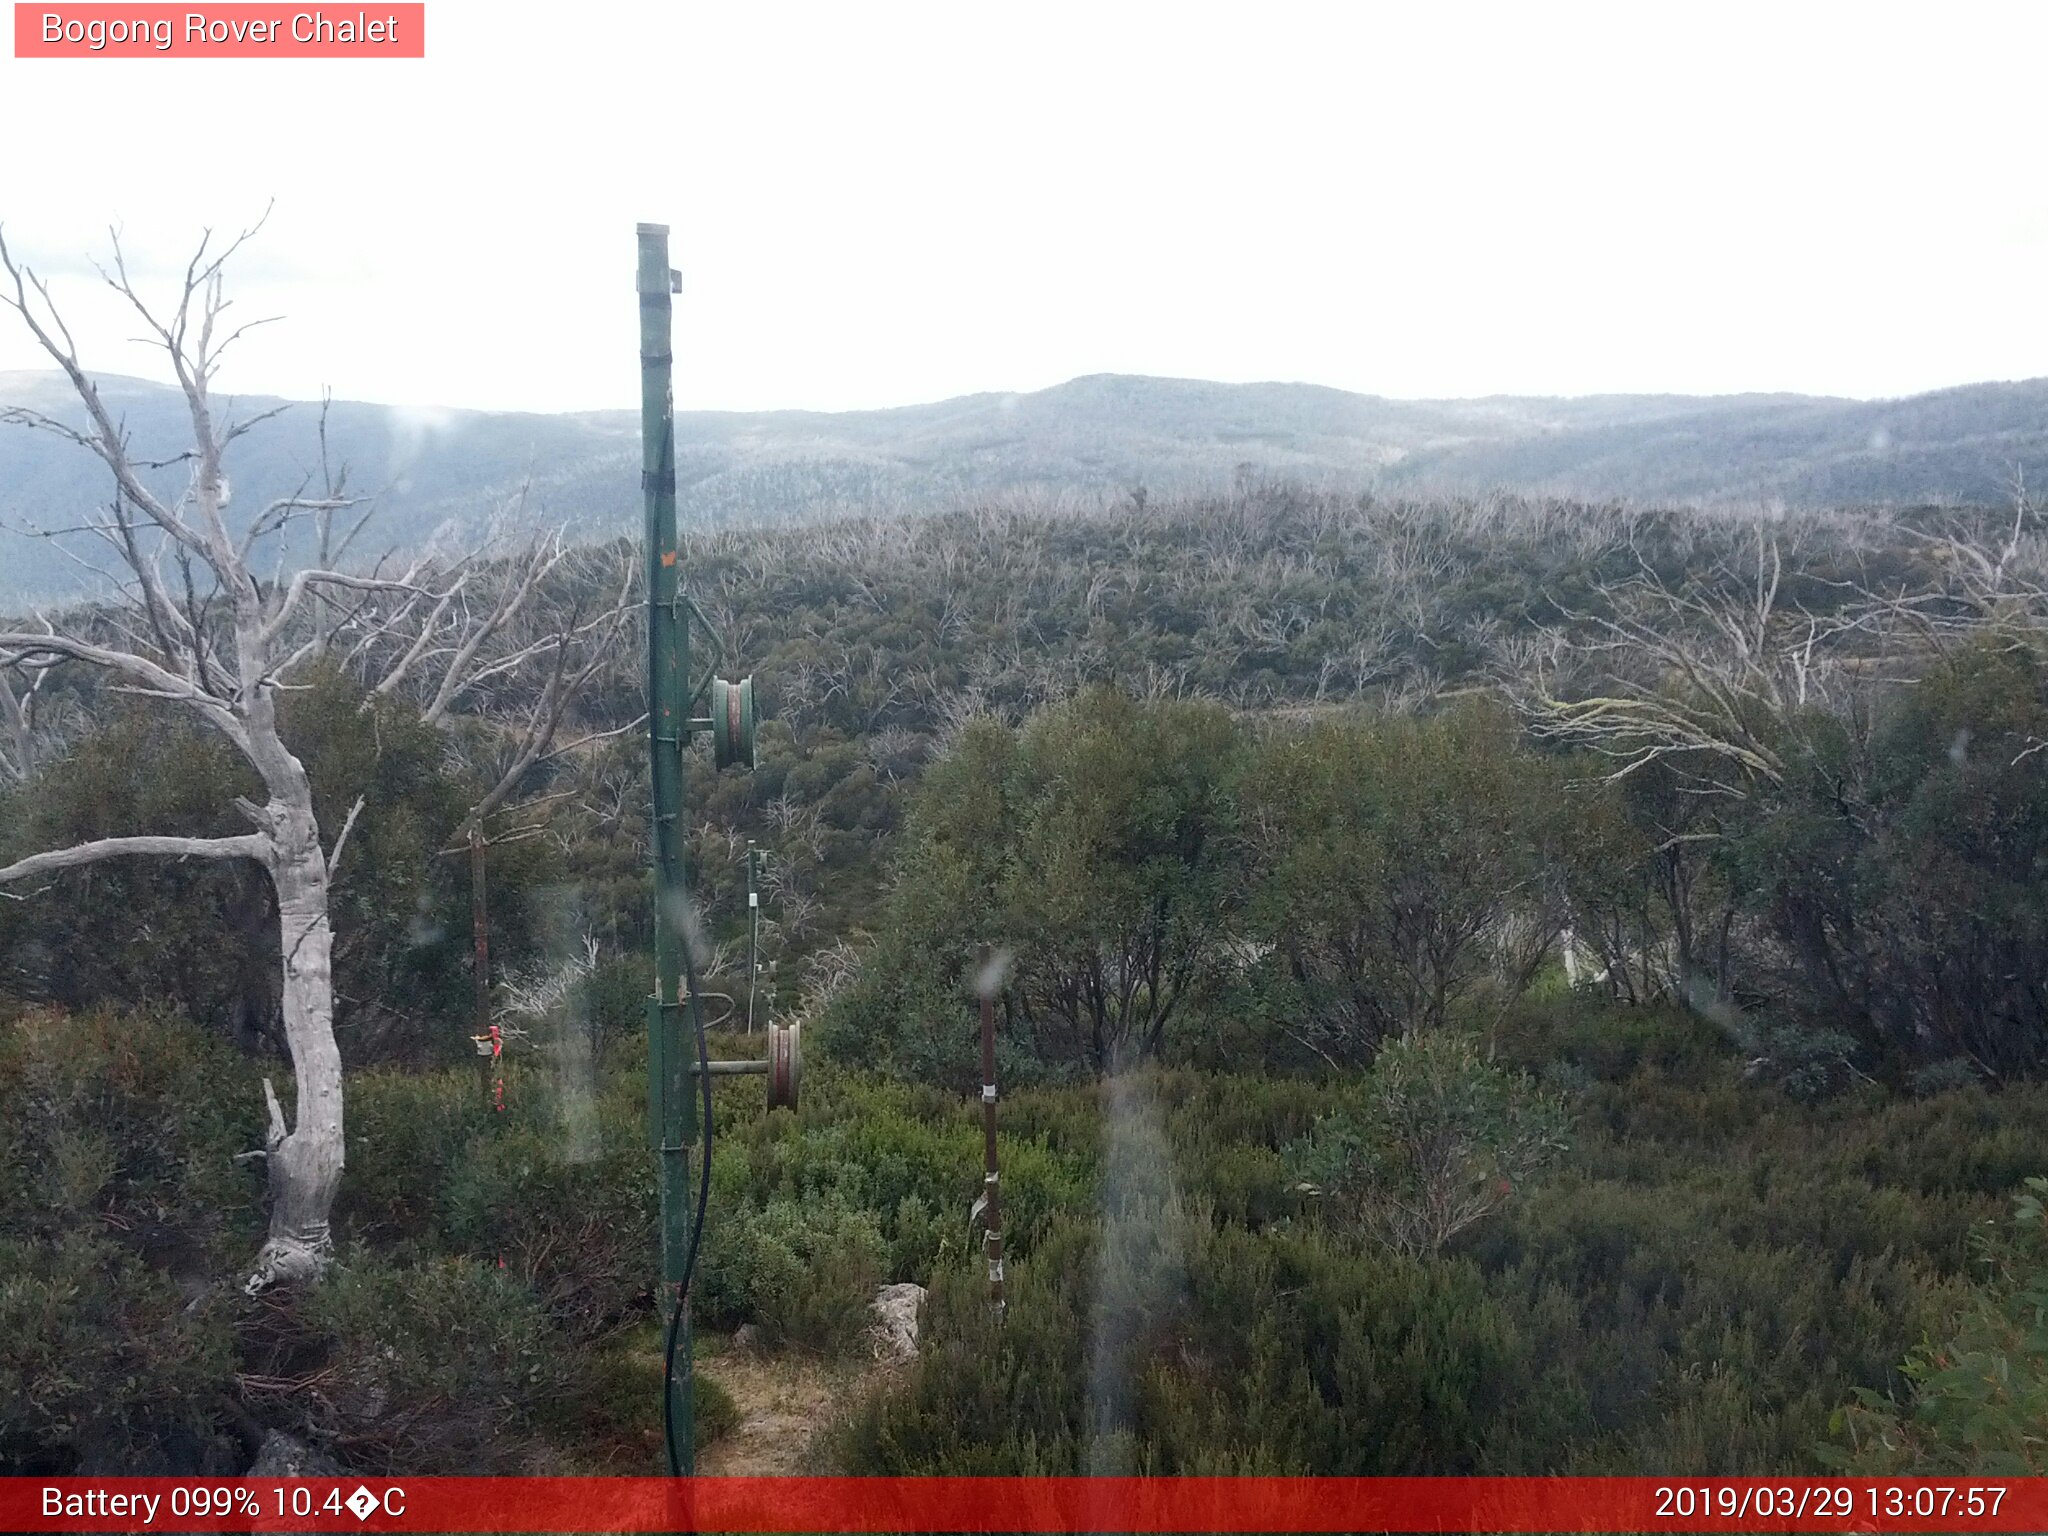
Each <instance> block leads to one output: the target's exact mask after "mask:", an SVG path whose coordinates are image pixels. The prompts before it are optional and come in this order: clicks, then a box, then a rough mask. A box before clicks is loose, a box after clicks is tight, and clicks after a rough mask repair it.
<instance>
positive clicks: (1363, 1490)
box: [0, 1477, 2048, 1532]
mask: <svg viewBox="0 0 2048 1536" xmlns="http://www.w3.org/2000/svg"><path fill="white" fill-rule="evenodd" d="M0 1529H4V1530H8V1531H366V1532H368V1531H400V1532H404V1531H419V1532H426V1531H448V1532H455V1531H493V1532H497V1531H504V1532H514V1531H518V1532H525V1531H536V1532H540V1531H775V1532H781V1531H820V1532H824V1531H832V1532H839V1531H846V1532H862V1531H918V1532H924V1531H931V1532H941V1531H991V1532H994V1531H1019V1532H1024V1531H1030V1532H1039V1531H1100V1532H1115V1531H1134V1532H1135V1531H1148V1532H1151V1531H1158V1532H1165V1531H1287V1532H1294V1531H1304V1532H1306V1531H1485V1532H1523V1531H1526V1532H1538V1531H1840V1532H1850V1531H1873V1532H1875V1531H2043V1530H2048V1478H2011V1479H1996V1478H1990V1479H1957V1478H1949V1479H1912V1478H1909V1479H1869V1478H1729V1477H1707V1478H1662V1477H1605V1478H1602V1477H1591V1478H1562V1477H1442V1478H1429V1477H1389V1478H1353V1477H1242V1478H1233V1477H1164V1478H1140V1477H1100V1478H1095V1477H1045V1478H1004V1477H873V1478H863V1477H782V1478H778V1477H703V1478H696V1479H675V1480H669V1479H662V1478H599V1477H592V1478H572V1477H534V1478H516V1477H515V1478H483V1477H419V1478H396V1479H393V1478H344V1479H338V1480H337V1479H331V1478H304V1479H280V1478H272V1479H264V1478H243V1479H239V1480H233V1479H230V1480H216V1481H206V1480H202V1479H196V1478H78V1477H70V1478H33V1477H11V1478H0Z"/></svg>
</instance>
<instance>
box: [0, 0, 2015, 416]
mask: <svg viewBox="0 0 2048 1536" xmlns="http://www.w3.org/2000/svg"><path fill="white" fill-rule="evenodd" d="M329 9H330V11H339V10H341V9H342V7H341V6H340V5H338V4H332V5H330V6H329ZM354 9H355V7H354V6H349V7H348V8H347V10H348V13H349V14H353V12H354ZM427 18H428V45H427V52H428V57H427V58H426V60H424V61H415V62H397V61H391V62H382V61H380V62H358V61H299V60H278V61H260V60H243V61H190V60H180V59H177V58H175V57H173V58H168V59H152V60H136V61H128V60H96V61H90V62H86V61H69V60H67V61H50V60H35V59H30V60H16V59H13V58H12V57H0V145H4V146H5V149H4V151H0V154H4V158H0V220H4V221H5V228H6V232H7V235H8V238H9V240H10V242H11V243H13V244H14V245H15V246H16V248H17V249H18V250H23V251H26V252H27V253H28V254H29V255H30V256H31V257H32V258H34V259H37V260H39V261H40V262H42V263H43V264H44V265H45V266H46V267H47V268H48V269H49V270H51V271H53V272H56V273H58V274H59V277H58V292H59V294H60V296H61V297H62V298H63V299H64V300H66V301H67V303H68V305H69V307H70V308H71V310H72V311H73V312H74V314H75V320H76V324H77V328H78V329H79V330H80V332H81V338H82V340H83V341H84V343H85V345H86V350H87V354H88V362H89V363H95V364H97V365H98V366H100V367H102V368H104V369H107V370H109V371H122V372H149V373H152V374H154V373H155V370H153V369H151V368H150V366H149V364H148V361H147V359H146V358H144V357H143V356H141V354H140V353H139V352H137V351H135V350H133V349H131V348H129V347H127V346H126V345H125V344H124V341H123V338H125V337H126V336H128V335H129V334H131V333H132V330H133V326H132V325H130V324H128V323H126V322H124V321H122V320H121V319H120V317H119V315H118V314H117V313H115V312H114V311H113V310H112V309H111V308H108V307H107V306H105V305H104V304H102V303H101V299H100V296H98V295H95V294H94V293H92V292H91V290H90V289H89V288H88V287H87V286H86V283H85V280H84V279H83V278H82V277H70V276H67V275H65V274H72V273H81V272H83V273H89V271H90V269H89V268H88V267H86V266H85V265H84V258H86V257H87V256H88V255H95V254H100V253H103V252H104V250H105V249H106V236H105V229H106V226H107V225H108V224H109V223H110V222H113V221H119V222H120V223H121V224H122V225H123V228H124V233H125V236H126V237H127V239H128V240H129V241H130V243H131V248H132V253H133V254H137V255H140V256H142V257H143V258H145V259H146V260H150V261H152V262H154V263H156V264H157V265H158V267H159V272H160V275H161V271H162V266H161V264H162V263H163V262H164V260H165V259H166V258H167V257H169V256H170V255H172V254H173V253H178V254H180V257H181V259H180V265H181V264H182V253H183V252H184V251H185V249H186V248H187V247H188V245H189V243H190V241H191V240H192V239H193V238H194V237H195V236H196V233H197V231H198V230H199V228H200V227H201V226H202V225H204V224H208V223H212V224H217V225H221V226H227V227H237V226H239V225H241V224H243V223H246V222H248V221H249V220H250V219H251V218H252V217H253V216H254V215H255V214H257V213H258V212H260V211H261V209H262V207H263V205H264V203H265V202H266V201H267V200H268V199H270V198H271V197H272V196H273V195H274V196H275V197H276V199H277V207H276V212H275V214H274V215H273V217H272V220H271V223H270V225H269V227H268V228H267V229H266V230H265V232H264V234H263V235H262V236H261V237H260V241H259V243H258V245H257V246H255V247H254V248H253V249H251V250H250V251H249V252H248V253H247V255H246V257H245V258H244V259H242V260H241V261H240V262H239V263H238V266H237V267H236V268H235V269H234V272H235V273H237V274H238V275H239V280H238V281H237V282H236V283H235V284H234V289H235V291H236V292H237V293H238V294H239V295H240V297H241V305H242V312H243V313H245V314H248V315H253V314H256V313H271V312H281V313H283V314H284V315H285V316H286V317H287V321H286V323H285V324H283V325H279V326H275V327H271V328H269V329H267V330H265V331H263V332H259V333H258V334H257V335H256V336H255V337H253V338H251V339H249V340H248V341H247V342H246V343H245V344H244V348H243V350H242V352H241V353H240V355H239V357H238V358H236V359H235V360H234V361H233V362H232V363H231V365H230V367H229V368H228V370H227V371H226V374H225V376H224V381H223V382H224V383H225V384H226V385H227V386H229V387H233V388H237V389H240V390H244V391H250V392H256V391H264V392H276V393H283V394H289V395H296V396H305V395H312V394H315V393H317V391H318V390H319V388H320V387H321V385H323V384H330V385H332V386H333V387H334V389H335V390H336V392H337V393H338V394H340V395H342V396H345V397H352V398H359V399H373V400H387V401H393V402H398V403H405V404H420V405H425V404H447V405H463V406H478V407H491V408H517V409H534V410H560V409H574V408H584V407H596V406H624V405H630V404H632V403H634V401H635V399H636V398H637V397H636V390H637V387H638V384H637V366H636V363H635V358H634V352H635V346H636V342H635V324H636V319H635V316H636V310H635V304H634V297H633V287H632V268H633V252H634V246H633V226H634V224H635V222H636V221H639V220H643V219H646V220H653V221H657V222H666V223H669V224H671V225H672V226H673V227H674V231H675V247H674V253H673V259H674V262H675V264H676V265H677V266H679V267H681V268H682V269H683V271H684V274H685V291H684V296H683V298H682V299H681V301H680V303H679V308H678V311H677V353H678V367H677V374H676V393H677V400H678V403H679V404H681V405H684V406H708V407H723V408H736V409H754V408H762V407H770V406H806V407H817V408H825V409H838V408H845V407H858V406H874V405H893V404H904V403H909V402H912V401H920V400H930V399H936V398H940V397H943V396H946V395H953V394H961V393H966V392H969V391H973V390H982V389H1035V388H1040V387H1043V386H1046V385H1049V384H1053V383H1057V382H1059V381H1060V380H1062V379H1066V378H1069V377H1072V376H1074V375H1076V374H1083V373H1094V372H1104V371H1116V372H1130V373H1151V374H1170V375H1183V376H1190V377H1203V378H1215V379H1232V380H1246V379H1299V380H1308V381H1312V382H1317V383H1324V384H1332V385H1337V386H1340V387H1343V388H1347V389H1356V390H1363V391H1367V392H1372V393H1378V394H1385V395H1395V396H1453V395H1478V394H1489V393H1530V394H1584V393H1592V392H1601V391H1647V390H1671V391H1684V392H1698V393H1718V392H1728V391H1736V390H1748V389H1765V390H1780V389H1784V390H1802V391H1811V392H1816V393H1833V394H1851V395H1864V396H1874V395H1895V394H1905V393H1911V392H1914V391H1918V390H1922V389H1930V388H1938V387H1941V386H1944V385H1949V384H1958V383H1964V382H1969V381H1973V380H1978V379H1990V378H2022V377H2030V376H2034V375H2039V374H2044V373H2048V304H2044V283H2048V176H2044V175H2043V171H2042V166H2043V151H2044V148H2048V91H2044V89H2043V85H2042V80H2043V75H2042V63H2043V60H2044V59H2048V6H2044V5H2040V4H2021V5H2009V6H2005V5H2001V6H1988V5H1987V6H1963V5H1956V4H1942V5H1922V6H1915V7H1911V8H1906V7H1900V8H1896V9H1894V8H1887V7H1883V6H1878V5H1873V4H1869V3H1857V4H1847V5H1840V6H1832V5H1820V4H1800V5H1782V4H1773V5H1762V6H1756V7H1753V8H1745V7H1741V6H1735V5H1729V4H1723V3H1713V4H1691V5H1684V6H1681V5H1676V4H1667V3H1663V0H1656V3H1633V4H1628V5H1620V6H1614V7H1611V8H1610V7H1594V6H1581V5H1572V6H1564V5H1553V4H1544V3H1522V4H1517V5H1512V6H1498V7H1495V6H1479V5H1469V6H1461V5H1453V4H1446V3H1442V0H1413V3H1404V4H1399V5H1396V4H1366V3H1352V4H1342V5H1339V4H1327V5H1324V4H1293V5H1287V4H1275V3H1271V0H1257V3H1253V0H1243V3H1241V4H1237V5H1233V6H1229V7H1222V6H1214V7H1212V6H1206V5H1199V4H1192V3H1186V0H1182V3H1177V4H1166V5H1151V4H1138V3H1118V0H1094V3H1088V4H1081V5H1063V4H1048V3H1045V0H1029V3H1021V0H1020V3H1012V4H1007V5H996V4H986V3H984V4H971V3H964V0H954V3H948V4H937V5H931V6H912V5H897V4H889V3H885V0H860V3H845V0H840V3H836V4H830V5H816V6H794V5H774V4H760V3H754V0H719V3H716V4H706V3H702V0H692V3H686V4H638V5H629V4H619V3H605V0H557V3H554V4H550V5H546V6H540V5H531V4H526V3H520V0H428V11H427ZM11 319H12V317H11V316H4V315H0V320H11ZM38 362H39V359H38V357H37V356H36V354H34V353H33V352H32V351H31V350H29V349H28V348H27V347H26V346H25V345H24V339H23V337H22V335H21V333H20V328H19V326H18V325H13V326H0V369H6V368H19V367H33V366H37V365H38Z"/></svg>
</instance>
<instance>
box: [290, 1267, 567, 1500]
mask: <svg viewBox="0 0 2048 1536" xmlns="http://www.w3.org/2000/svg"><path fill="white" fill-rule="evenodd" d="M296 1305H297V1309H298V1312H297V1322H298V1324H299V1326H300V1327H301V1328H303V1329H304V1330H305V1332H306V1333H307V1335H308V1336H309V1337H311V1338H312V1339H314V1340H316V1341H317V1342H318V1343H319V1344H320V1345H321V1346H322V1347H323V1349H324V1351H325V1357H324V1364H323V1366H322V1368H321V1370H320V1371H319V1372H318V1373H317V1379H316V1381H315V1383H314V1384H313V1385H311V1386H309V1387H308V1388H307V1389H306V1390H305V1391H304V1392H301V1393H298V1394H295V1395H293V1396H292V1397H291V1398H289V1399H287V1400H286V1401H284V1402H281V1403H280V1404H279V1405H278V1407H279V1408H280V1409H283V1410H286V1411H292V1410H295V1411H297V1412H298V1413H300V1414H302V1415H304V1416H305V1424H306V1428H307V1430H308V1431H309V1432H310V1433H313V1434H315V1435H317V1436H318V1437H319V1438H322V1439H325V1440H327V1441H329V1442H330V1443H331V1444H332V1445H333V1446H334V1448H335V1449H336V1450H337V1451H338V1452H339V1453H340V1454H341V1455H342V1456H343V1457H344V1458H345V1460H346V1461H347V1462H348V1463H349V1464H350V1465H351V1466H354V1467H357V1468H360V1469H362V1470H365V1471H380V1472H390V1473H398V1472H414V1473H434V1474H458V1473H459V1474H463V1475H470V1476H478V1475H487V1474H515V1473H522V1472H528V1473H530V1472H536V1471H543V1470H553V1469H554V1465H555V1463H556V1462H557V1461H558V1454H557V1452H556V1451H555V1449H554V1442H555V1440H556V1439H557V1438H558V1437H561V1436H565V1435H566V1434H568V1433H570V1432H572V1431H573V1430H574V1428H575V1425H574V1421H573V1408H574V1405H575V1404H576V1403H577V1402H578V1401H579V1399H580V1398H581V1396H582V1395H583V1392H582V1388H583V1382H584V1377H583V1373H584V1372H585V1371H587V1370H588V1368H589V1366H588V1360H587V1357H585V1356H583V1355H582V1354H580V1353H579V1352H578V1351H577V1350H575V1349H574V1348H569V1347H565V1345H566V1342H567V1341H566V1340H564V1339H562V1338H561V1337H560V1336H559V1335H557V1334H556V1333H554V1331H553V1330H551V1329H550V1327H549V1326H548V1322H547V1319H546V1317H545V1315H544V1313H543V1312H542V1310H541V1308H540V1307H539V1306H538V1305H537V1304H536V1302H535V1300H534V1297H533V1295H532V1293H531V1292H530V1291H528V1289H527V1288H526V1287H525V1286H524V1285H522V1284H520V1283H519V1282H518V1281H517V1280H516V1279H514V1278H513V1277H511V1276H510V1275H508V1274H507V1273H505V1272H503V1271H500V1270H498V1269H496V1268H495V1267H493V1266H492V1265H490V1264H485V1263H480V1262H477V1261H475V1260H469V1259H431V1260H426V1261H422V1262H420V1263H416V1264H396V1265H394V1264H389V1263H385V1262H383V1261H381V1260H377V1259H374V1258H370V1257H368V1256H366V1255H362V1254H356V1255H351V1256H349V1257H348V1259H347V1261H346V1262H344V1263H341V1264H339V1265H338V1266H337V1267H336V1268H335V1270H334V1271H333V1272H332V1273H331V1274H330V1275H329V1276H328V1278H327V1279H326V1280H325V1281H324V1282H323V1283H322V1284H321V1285H319V1286H317V1287H315V1288H313V1289H311V1290H309V1291H307V1292H305V1293H304V1295H303V1296H302V1297H301V1298H299V1299H298V1300H297V1302H296Z"/></svg>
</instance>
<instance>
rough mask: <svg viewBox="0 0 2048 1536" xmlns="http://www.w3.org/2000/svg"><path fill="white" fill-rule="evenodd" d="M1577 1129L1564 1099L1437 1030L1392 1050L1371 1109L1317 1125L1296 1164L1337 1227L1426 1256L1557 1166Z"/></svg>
mask: <svg viewBox="0 0 2048 1536" xmlns="http://www.w3.org/2000/svg"><path fill="white" fill-rule="evenodd" d="M1567 1132H1568V1121H1567V1118H1566V1116H1565V1113H1564V1109H1563V1106H1562V1105H1561V1104H1560V1103H1559V1102H1558V1101H1557V1100H1556V1099H1555V1098H1554V1097H1551V1096H1549V1095H1546V1094H1544V1093H1542V1092H1541V1091H1540V1090H1538V1089H1537V1088H1536V1086H1535V1084H1534V1083H1532V1082H1531V1081H1530V1080H1529V1079H1527V1078H1525V1077H1523V1076H1521V1075H1520V1074H1519V1073H1514V1072H1510V1071H1506V1070H1504V1069H1502V1068H1500V1067H1497V1066H1494V1065H1493V1064H1492V1063H1490V1062H1488V1061H1487V1060H1486V1059H1485V1058H1484V1056H1482V1055H1481V1053H1480V1051H1479V1048H1478V1047H1477V1046H1476V1045H1475V1044H1474V1043H1473V1042H1472V1041H1470V1040H1468V1039H1465V1038H1463V1037H1461V1036H1458V1035H1453V1034H1448V1033H1444V1032H1441V1031H1438V1032H1434V1033H1430V1034H1424V1035H1417V1036H1413V1037H1411V1038H1409V1039H1406V1040H1400V1041H1396V1042H1394V1043H1392V1044H1390V1045H1387V1046H1385V1047H1384V1048H1382V1050H1381V1051H1380V1053H1379V1056H1378V1057H1377V1059H1375V1061H1374V1062H1373V1068H1372V1072H1371V1074H1370V1076H1369V1077H1368V1078H1367V1089H1366V1103H1365V1109H1364V1111H1363V1113H1362V1114H1360V1115H1359V1116H1357V1117H1355V1118H1354V1117H1353V1116H1351V1115H1347V1114H1343V1113H1338V1114H1335V1115H1330V1116H1328V1117H1326V1118H1324V1119H1321V1120H1318V1121H1317V1122H1316V1125H1315V1128H1314V1129H1313V1130H1312V1131H1311V1132H1310V1133H1309V1135H1308V1136H1307V1137H1305V1138H1303V1139H1302V1140H1301V1141H1298V1142H1296V1143H1293V1144H1292V1145H1291V1146H1289V1147H1288V1148H1287V1156H1288V1160H1289V1163H1290V1166H1291V1168H1292V1171H1293V1172H1294V1174H1295V1176H1296V1177H1297V1178H1298V1179H1300V1180H1301V1181H1303V1183H1304V1184H1305V1185H1306V1186H1308V1189H1309V1191H1310V1192H1311V1193H1313V1194H1314V1195H1315V1196H1316V1197H1317V1198H1319V1199H1320V1200H1321V1202H1322V1204H1323V1207H1324V1209H1325V1210H1327V1211H1329V1212H1330V1213H1331V1214H1332V1215H1333V1216H1335V1217H1336V1218H1337V1219H1338V1220H1340V1221H1343V1222H1346V1223H1348V1224H1350V1225H1352V1226H1354V1227H1356V1228H1357V1229H1359V1230H1360V1231H1363V1232H1365V1233H1367V1234H1368V1235H1369V1236H1371V1237H1372V1238H1373V1239H1374V1240H1375V1241H1377V1242H1380V1243H1383V1244H1385V1245H1386V1246H1387V1247H1389V1248H1392V1249H1394V1250H1396V1251H1397V1252H1401V1253H1408V1254H1416V1255H1421V1256H1425V1257H1426V1256H1431V1255H1434V1254H1437V1253H1440V1252H1441V1251H1442V1250H1443V1247H1444V1245H1445V1244H1446V1243H1448V1242H1449V1241H1450V1240H1451V1239H1452V1238H1453V1237H1455V1236H1456V1235H1457V1234H1458V1233H1460V1232H1462V1231H1464V1230H1465V1228H1467V1227H1469V1226H1471V1225H1472V1224H1473V1223H1474V1222H1477V1221H1481V1220H1484V1219H1485V1218H1486V1217H1487V1216H1489V1215H1491V1214H1492V1213H1493V1212H1495V1211H1496V1210H1498V1209H1499V1208H1500V1207H1501V1206H1502V1205H1504V1204H1505V1203H1506V1202H1507V1201H1508V1200H1509V1199H1510V1198H1511V1197H1512V1196H1513V1195H1515V1194H1516V1193H1517V1192H1518V1191H1519V1190H1520V1189H1521V1188H1522V1187H1523V1185H1525V1184H1526V1183H1527V1182H1528V1181H1529V1180H1530V1179H1531V1178H1533V1177H1534V1176H1535V1175H1536V1174H1537V1173H1539V1172H1541V1171H1542V1169H1543V1168H1545V1167H1546V1166H1547V1165H1549V1164H1550V1163H1552V1162H1554V1161H1555V1160H1556V1158H1557V1157H1558V1155H1559V1154H1560V1153H1562V1152H1563V1151H1564V1150H1565V1149H1566V1147H1567V1146H1568V1144H1569V1143H1568V1140H1567Z"/></svg>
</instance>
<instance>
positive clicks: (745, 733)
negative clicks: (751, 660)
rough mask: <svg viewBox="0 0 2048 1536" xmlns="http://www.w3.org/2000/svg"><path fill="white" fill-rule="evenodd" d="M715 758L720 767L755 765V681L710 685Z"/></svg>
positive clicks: (716, 681) (714, 681) (718, 680)
mask: <svg viewBox="0 0 2048 1536" xmlns="http://www.w3.org/2000/svg"><path fill="white" fill-rule="evenodd" d="M711 747H712V759H713V761H715V762H716V763H717V764H718V766H719V767H721V768H732V767H735V766H738V767H744V768H751V767H753V766H754V680H753V679H752V678H751V677H743V678H740V679H739V680H738V681H737V682H728V681H726V679H724V678H722V677H719V678H713V679H712V682H711Z"/></svg>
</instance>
